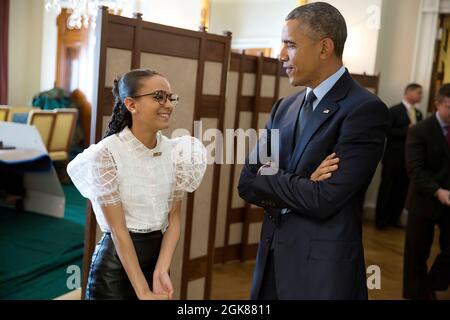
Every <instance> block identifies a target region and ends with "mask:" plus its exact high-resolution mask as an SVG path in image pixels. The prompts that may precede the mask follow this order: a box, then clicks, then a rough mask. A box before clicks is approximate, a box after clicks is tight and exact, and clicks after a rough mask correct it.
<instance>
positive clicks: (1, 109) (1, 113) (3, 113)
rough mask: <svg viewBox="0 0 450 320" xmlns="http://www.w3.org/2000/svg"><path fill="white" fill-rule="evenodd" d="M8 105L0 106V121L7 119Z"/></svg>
mask: <svg viewBox="0 0 450 320" xmlns="http://www.w3.org/2000/svg"><path fill="white" fill-rule="evenodd" d="M10 109H11V108H10V107H9V106H0V121H8V115H9V110H10Z"/></svg>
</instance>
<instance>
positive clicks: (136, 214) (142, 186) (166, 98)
mask: <svg viewBox="0 0 450 320" xmlns="http://www.w3.org/2000/svg"><path fill="white" fill-rule="evenodd" d="M113 94H114V97H115V105H114V109H113V114H112V119H111V121H110V123H109V126H108V131H107V133H106V135H105V137H104V139H103V140H101V141H100V142H99V143H97V144H94V145H91V146H90V147H89V148H88V149H86V150H85V151H84V152H83V153H81V154H79V155H78V156H77V157H76V158H75V159H74V160H73V161H72V162H70V163H69V165H68V167H67V172H68V173H69V175H70V177H71V179H72V181H73V182H74V184H75V186H76V187H77V188H78V190H79V191H80V193H81V194H82V195H83V196H84V197H86V198H89V200H90V201H91V203H92V206H93V210H94V212H95V215H96V218H97V222H98V223H99V225H100V228H101V230H102V231H103V233H104V234H103V237H102V238H101V240H100V241H99V243H98V244H97V246H96V249H95V252H94V254H93V256H92V262H91V267H90V272H89V277H88V285H87V290H86V299H171V298H172V297H173V286H172V282H171V280H170V276H169V267H170V264H171V261H172V257H173V254H174V251H175V248H176V246H177V243H178V240H179V237H180V228H181V226H180V225H181V217H180V210H181V199H182V197H183V192H184V191H188V192H192V191H194V190H195V189H196V188H197V187H198V186H199V184H200V182H201V179H202V178H203V174H204V172H205V170H206V149H205V148H204V146H203V144H202V143H201V142H200V141H199V140H197V139H195V138H193V137H181V138H175V139H169V138H167V137H165V136H164V135H163V134H162V133H161V130H163V129H166V128H168V127H169V122H170V117H171V115H172V112H173V109H174V107H175V106H176V105H177V104H178V96H177V95H176V94H174V93H172V90H171V87H170V84H169V82H168V81H167V79H166V78H165V77H164V76H162V75H161V74H159V73H157V72H156V71H152V70H143V69H142V70H141V69H140V70H132V71H130V72H128V73H126V74H125V75H123V76H122V77H119V78H118V79H116V80H115V81H114V88H113Z"/></svg>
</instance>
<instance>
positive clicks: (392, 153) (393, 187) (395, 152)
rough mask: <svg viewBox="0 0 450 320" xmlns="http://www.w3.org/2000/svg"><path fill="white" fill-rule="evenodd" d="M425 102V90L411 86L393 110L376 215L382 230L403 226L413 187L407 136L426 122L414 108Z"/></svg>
mask: <svg viewBox="0 0 450 320" xmlns="http://www.w3.org/2000/svg"><path fill="white" fill-rule="evenodd" d="M421 100H422V87H421V86H420V85H419V84H417V83H411V84H409V85H408V86H407V87H406V89H405V95H404V97H403V101H402V103H400V104H398V105H395V106H393V107H391V108H390V109H389V130H388V134H387V145H386V150H385V152H384V157H383V169H382V172H381V183H380V188H379V190H378V198H377V207H376V215H375V225H376V227H377V228H378V229H384V228H385V227H387V226H388V225H389V226H394V227H397V226H399V218H400V215H401V213H402V211H403V207H404V206H405V199H406V194H407V192H408V184H409V181H408V176H407V174H406V168H405V141H406V134H407V132H408V128H409V127H411V126H413V125H415V124H416V123H417V122H419V121H422V119H423V116H422V113H421V112H420V111H419V109H417V108H416V107H415V106H414V105H415V104H417V103H419V102H420V101H421Z"/></svg>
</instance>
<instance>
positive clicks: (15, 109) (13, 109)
mask: <svg viewBox="0 0 450 320" xmlns="http://www.w3.org/2000/svg"><path fill="white" fill-rule="evenodd" d="M33 110H41V109H40V108H37V107H26V106H23V107H22V106H10V109H9V115H8V121H10V122H12V121H13V119H14V118H15V116H16V115H17V114H25V113H27V114H28V115H29V113H30V112H31V111H33ZM26 123H28V119H27V121H26Z"/></svg>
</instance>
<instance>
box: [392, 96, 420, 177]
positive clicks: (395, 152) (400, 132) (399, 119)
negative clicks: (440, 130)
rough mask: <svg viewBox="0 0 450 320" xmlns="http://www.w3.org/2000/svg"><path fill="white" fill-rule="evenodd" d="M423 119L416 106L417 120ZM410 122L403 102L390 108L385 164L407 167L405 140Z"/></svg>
mask: <svg viewBox="0 0 450 320" xmlns="http://www.w3.org/2000/svg"><path fill="white" fill-rule="evenodd" d="M422 120H423V116H422V113H421V112H420V110H418V109H417V108H416V121H417V122H419V121H422ZM410 123H411V121H410V120H409V116H408V111H407V108H406V106H405V105H404V104H403V103H400V104H398V105H395V106H393V107H391V108H389V130H388V134H387V144H386V150H385V153H384V158H383V165H384V166H386V167H388V168H390V169H392V170H397V169H402V168H404V167H405V141H406V135H407V133H408V128H409V124H410Z"/></svg>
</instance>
